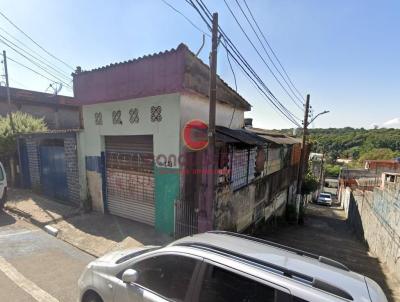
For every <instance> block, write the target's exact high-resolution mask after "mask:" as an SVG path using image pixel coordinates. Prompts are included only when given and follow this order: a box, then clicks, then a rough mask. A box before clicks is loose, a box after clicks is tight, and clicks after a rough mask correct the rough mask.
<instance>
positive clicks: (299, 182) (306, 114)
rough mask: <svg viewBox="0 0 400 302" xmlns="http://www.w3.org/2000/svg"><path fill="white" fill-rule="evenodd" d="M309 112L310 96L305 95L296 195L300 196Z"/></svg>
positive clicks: (305, 160) (305, 159) (304, 165)
mask: <svg viewBox="0 0 400 302" xmlns="http://www.w3.org/2000/svg"><path fill="white" fill-rule="evenodd" d="M309 110H310V95H309V94H307V99H306V104H305V108H304V120H303V145H302V147H301V156H300V166H299V175H298V178H297V194H301V187H302V184H303V175H304V172H305V167H306V166H307V158H306V155H307V150H306V143H307V135H308V133H307V132H308V130H307V127H308V115H309Z"/></svg>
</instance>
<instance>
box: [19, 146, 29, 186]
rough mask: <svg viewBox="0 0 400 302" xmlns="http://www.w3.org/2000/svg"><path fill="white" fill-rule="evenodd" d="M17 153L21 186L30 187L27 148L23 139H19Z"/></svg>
mask: <svg viewBox="0 0 400 302" xmlns="http://www.w3.org/2000/svg"><path fill="white" fill-rule="evenodd" d="M19 154H20V161H21V164H20V165H21V173H22V178H21V180H22V184H21V185H22V187H23V188H25V189H30V187H31V175H30V173H29V159H28V149H27V148H26V143H25V140H21V141H20V145H19Z"/></svg>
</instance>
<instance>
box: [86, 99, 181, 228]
mask: <svg viewBox="0 0 400 302" xmlns="http://www.w3.org/2000/svg"><path fill="white" fill-rule="evenodd" d="M152 106H161V116H162V119H161V121H159V122H152V121H151V107H152ZM135 108H136V109H138V113H139V122H138V123H131V122H130V114H129V110H130V109H135ZM118 110H120V111H121V121H122V124H113V120H112V114H113V111H118ZM98 113H101V116H102V125H96V123H95V114H98ZM82 114H83V120H84V131H83V132H82V133H81V138H80V141H81V142H82V145H83V146H82V150H84V151H83V152H84V154H85V158H86V159H85V161H86V171H87V173H86V176H87V181H88V192H89V194H90V198H91V200H92V205H93V208H94V209H95V210H99V211H103V212H104V210H105V208H104V205H105V202H106V201H105V200H104V197H103V195H104V190H105V185H104V183H105V179H104V162H103V161H102V155H103V157H104V151H105V144H104V137H105V136H109V135H152V136H153V144H154V146H153V150H154V156H155V159H156V160H155V167H154V169H155V171H154V175H155V206H156V229H158V230H160V231H163V232H165V233H172V232H173V227H174V225H173V221H174V219H173V218H174V217H173V215H174V202H175V200H176V199H178V198H179V169H178V168H179V163H176V165H172V166H170V165H169V164H168V159H169V158H171V157H175V158H177V157H178V156H179V146H180V132H179V126H180V96H179V94H168V95H158V96H152V97H145V98H137V99H132V100H126V101H115V102H109V103H101V104H93V105H85V106H83V108H82ZM165 159H167V161H166V160H165Z"/></svg>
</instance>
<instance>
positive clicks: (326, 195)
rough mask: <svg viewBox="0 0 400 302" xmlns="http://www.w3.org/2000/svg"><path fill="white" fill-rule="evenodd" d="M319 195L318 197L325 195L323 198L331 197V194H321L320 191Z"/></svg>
mask: <svg viewBox="0 0 400 302" xmlns="http://www.w3.org/2000/svg"><path fill="white" fill-rule="evenodd" d="M319 196H320V197H325V198H331V195H329V194H323V193H321V194H319Z"/></svg>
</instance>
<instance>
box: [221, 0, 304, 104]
mask: <svg viewBox="0 0 400 302" xmlns="http://www.w3.org/2000/svg"><path fill="white" fill-rule="evenodd" d="M224 3H225V5H226V7H227V8H228V10H229V12H230V13H231V15H232V17H233V18H234V19H235V21H236V23H237V25H238V26H239V28H240V30H241V31H242V33H243V34H244V35H245V37H246V39H247V40H248V41H249V42H250V44H251V46H252V47H253V48H254V50H255V51H256V53H257V54H258V56H259V57H260V58H261V60H262V61H263V63H264V65H265V66H266V67H267V68H268V70H269V71H270V73H271V74H272V75H273V77H274V78H275V80H276V81H277V82H278V84H279V85H280V86H281V88H282V89H283V90H284V91H285V92H286V94H287V95H288V96H289V98H290V99H291V100H292V102H293V103H294V104H295V105H296V106H297V107H299V105H298V104H297V103H296V101H295V99H294V98H293V96H292V95H291V94H290V93H289V91H287V89H286V88H285V87H284V86H283V84H282V83H281V81H280V80H279V79H278V77H277V76H276V75H275V73H274V72H273V71H272V69H271V67H270V66H269V65H268V63H267V62H266V61H265V59H264V57H263V56H262V55H261V53H260V52H259V50H258V49H257V47H256V46H255V45H254V43H253V41H252V40H251V39H250V37H249V36H248V34H247V33H246V31H245V30H244V28H243V26H242V25H241V24H240V22H239V20H238V19H237V17H236V16H235V13H234V12H233V11H232V9H231V8H230V6H229V4H228V3H227V2H226V0H224ZM299 108H300V110H302V108H301V107H299Z"/></svg>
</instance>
